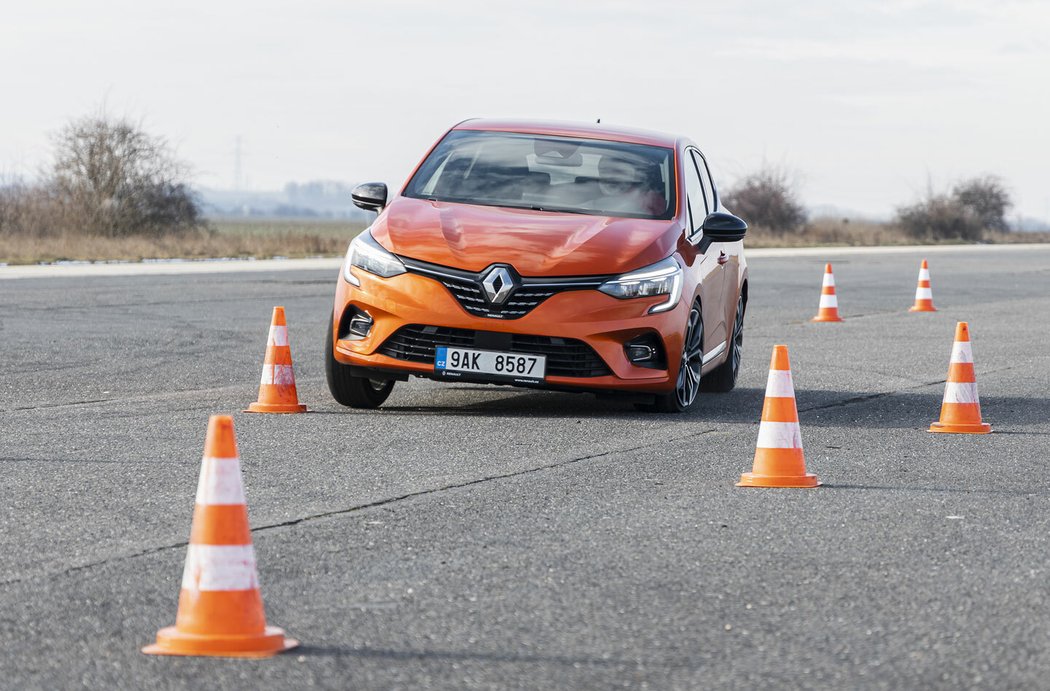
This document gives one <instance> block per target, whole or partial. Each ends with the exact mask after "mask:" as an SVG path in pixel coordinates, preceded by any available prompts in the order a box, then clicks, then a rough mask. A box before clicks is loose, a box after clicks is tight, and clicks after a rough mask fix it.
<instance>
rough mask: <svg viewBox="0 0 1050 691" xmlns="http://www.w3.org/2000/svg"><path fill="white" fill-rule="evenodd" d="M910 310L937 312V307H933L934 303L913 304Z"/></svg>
mask: <svg viewBox="0 0 1050 691" xmlns="http://www.w3.org/2000/svg"><path fill="white" fill-rule="evenodd" d="M908 311H909V312H936V311H937V308H936V307H933V306H932V305H931V306H930V307H923V306H921V305H912V306H911V307H909V308H908Z"/></svg>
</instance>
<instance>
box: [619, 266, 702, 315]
mask: <svg viewBox="0 0 1050 691" xmlns="http://www.w3.org/2000/svg"><path fill="white" fill-rule="evenodd" d="M598 290H600V291H602V292H603V293H605V294H606V295H611V296H613V297H614V298H618V299H620V300H630V299H631V298H644V297H651V296H653V295H666V296H667V300H665V301H664V302H661V303H659V304H656V305H653V306H652V307H650V308H649V314H656V313H658V312H666V311H667V310H670V309H674V307H675V305H677V304H678V300H679V299H680V298H681V297H682V267H681V266H680V265H679V264H678V262H677V260H675V258H674V257H668V258H667V259H664V260H663V261H659V262H656V263H655V264H650V265H649V266H647V267H645V268H642V269H638V270H637V271H632V272H631V273H627V274H623V275H621V276H617V277H616V278H611V279H609V280H608V281H606V282H605V283H603V284H601V286H599V287H598Z"/></svg>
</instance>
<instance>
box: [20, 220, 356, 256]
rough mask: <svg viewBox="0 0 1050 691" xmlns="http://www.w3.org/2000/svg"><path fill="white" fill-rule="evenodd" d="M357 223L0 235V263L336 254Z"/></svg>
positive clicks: (277, 223) (229, 223) (227, 224)
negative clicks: (151, 233) (159, 233)
mask: <svg viewBox="0 0 1050 691" xmlns="http://www.w3.org/2000/svg"><path fill="white" fill-rule="evenodd" d="M363 227H364V225H363V224H361V223H351V222H347V221H273V220H266V221H242V220H237V221H214V222H212V223H211V224H210V226H209V228H208V229H206V230H201V231H188V232H186V233H183V234H177V235H168V236H164V237H159V238H157V237H143V236H130V237H123V238H109V237H98V236H91V235H74V234H69V233H63V234H57V235H50V236H42V237H41V236H37V237H31V236H26V235H17V234H0V262H3V263H7V264H37V263H41V262H45V263H50V262H56V261H66V260H87V261H105V260H125V261H141V260H143V259H176V258H179V259H203V258H207V257H256V258H270V257H316V256H339V255H342V254H343V253H344V252H346V246H347V244H348V243H349V242H350V240H351V239H352V238H353V237H354V235H356V234H357V233H359V232H360V231H361V229H362V228H363Z"/></svg>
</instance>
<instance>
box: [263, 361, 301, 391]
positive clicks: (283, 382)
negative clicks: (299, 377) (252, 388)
mask: <svg viewBox="0 0 1050 691" xmlns="http://www.w3.org/2000/svg"><path fill="white" fill-rule="evenodd" d="M259 383H260V384H275V385H277V386H291V385H292V384H295V372H294V371H293V370H292V366H291V365H263V368H262V378H261V379H260V380H259Z"/></svg>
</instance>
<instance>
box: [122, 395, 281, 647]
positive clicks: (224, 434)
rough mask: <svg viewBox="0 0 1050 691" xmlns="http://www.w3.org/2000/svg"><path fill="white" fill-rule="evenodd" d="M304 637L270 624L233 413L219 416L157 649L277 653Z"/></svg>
mask: <svg viewBox="0 0 1050 691" xmlns="http://www.w3.org/2000/svg"><path fill="white" fill-rule="evenodd" d="M297 645H299V642H298V641H296V640H294V639H291V638H285V635H284V631H282V630H281V629H279V628H277V627H274V626H267V625H266V615H265V614H264V613H263V603H262V595H261V594H260V593H259V577H258V575H257V574H256V572H255V552H254V550H253V549H252V535H251V532H250V531H249V529H248V507H247V506H245V503H244V487H243V486H242V485H241V465H240V460H239V459H238V457H237V439H236V437H235V436H234V433H233V418H232V417H230V416H229V415H212V416H211V419H210V420H208V437H207V440H206V441H205V442H204V458H203V460H202V461H201V474H200V480H199V481H198V483H197V502H196V506H194V508H193V527H192V528H191V529H190V544H189V548H188V550H187V552H186V566H185V568H184V569H183V572H182V592H181V593H180V595H179V613H178V616H177V617H176V618H175V626H168V627H166V628H163V629H161V630H160V631H158V632H157V642H156V643H154V644H153V645H147V646H146V647H145V648H143V649H142V652H144V653H148V654H150V655H208V656H217V657H270V656H271V655H274V654H276V653H279V652H281V651H284V650H288V649H289V648H294V647H295V646H297Z"/></svg>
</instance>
